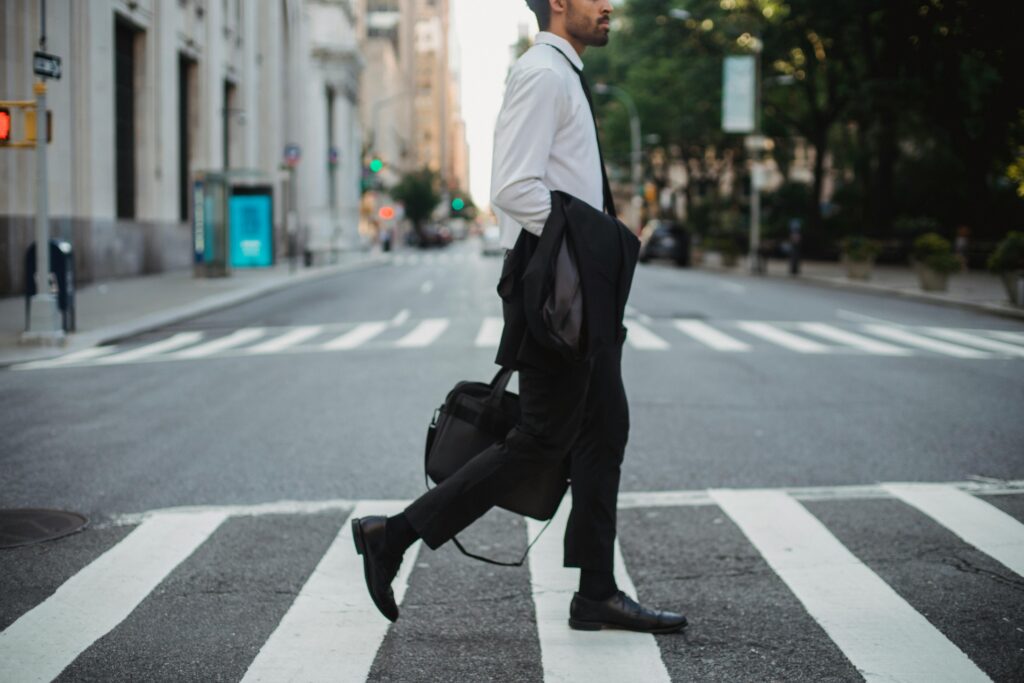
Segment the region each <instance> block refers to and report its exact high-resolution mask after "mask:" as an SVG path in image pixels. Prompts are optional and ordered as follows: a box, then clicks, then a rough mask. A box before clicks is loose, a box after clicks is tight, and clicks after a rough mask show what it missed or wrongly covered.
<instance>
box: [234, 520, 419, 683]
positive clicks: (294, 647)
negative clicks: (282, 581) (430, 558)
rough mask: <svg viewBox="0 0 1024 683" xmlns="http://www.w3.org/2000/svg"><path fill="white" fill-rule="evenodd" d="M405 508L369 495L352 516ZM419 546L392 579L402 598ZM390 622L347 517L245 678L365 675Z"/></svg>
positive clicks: (360, 677) (346, 678)
mask: <svg viewBox="0 0 1024 683" xmlns="http://www.w3.org/2000/svg"><path fill="white" fill-rule="evenodd" d="M401 511H402V505H401V504H398V503H397V502H390V501H389V502H377V501H367V502H362V503H359V504H358V505H357V506H356V508H355V509H354V510H353V511H352V516H351V517H350V518H349V520H351V519H352V518H354V517H365V516H368V515H393V514H397V513H399V512H401ZM419 549H420V544H419V543H416V544H415V546H414V547H411V548H409V550H408V551H407V552H406V554H405V558H404V560H403V562H402V566H401V569H400V570H399V572H398V576H397V577H395V580H394V582H393V583H392V588H393V590H394V592H395V601H396V602H397V603H399V604H401V602H402V598H403V597H405V590H406V587H407V585H408V582H409V574H410V573H411V572H412V569H413V567H414V566H415V565H416V557H417V555H418V554H419ZM389 626H390V624H389V622H388V620H387V619H385V618H384V616H382V615H381V613H380V612H379V611H378V610H377V608H376V607H375V606H374V605H373V602H372V601H371V599H370V595H369V593H368V592H367V590H366V582H365V579H364V578H363V558H362V557H361V556H359V555H357V554H356V551H355V548H354V546H353V543H352V525H351V523H350V521H348V520H346V522H345V524H344V525H343V526H342V528H341V532H340V533H339V534H338V535H337V537H336V538H335V539H334V542H333V543H332V544H331V546H330V548H328V549H327V552H326V553H325V554H324V556H323V558H322V559H321V560H320V563H319V564H318V565H317V567H316V569H314V570H313V573H312V574H311V575H310V577H309V580H307V581H306V584H305V585H304V586H303V587H302V590H300V591H299V594H298V596H296V598H295V602H293V603H292V606H291V607H290V608H289V609H288V612H287V613H285V615H284V617H283V618H282V619H281V621H280V623H279V624H278V625H277V628H276V629H275V630H274V632H273V633H272V634H271V635H270V638H268V639H267V641H266V642H265V643H264V644H263V647H262V648H260V651H259V654H258V655H256V659H254V660H253V662H252V664H251V665H250V666H249V670H248V671H246V673H245V677H244V678H243V679H242V680H243V681H267V682H269V683H277V682H278V681H303V682H304V683H306V682H315V681H324V682H325V683H327V682H333V681H365V680H366V677H367V675H368V674H369V673H370V667H371V666H373V660H374V658H375V657H376V656H377V650H378V649H379V648H380V645H381V643H382V642H383V641H384V637H385V636H386V635H387V632H388V627H389Z"/></svg>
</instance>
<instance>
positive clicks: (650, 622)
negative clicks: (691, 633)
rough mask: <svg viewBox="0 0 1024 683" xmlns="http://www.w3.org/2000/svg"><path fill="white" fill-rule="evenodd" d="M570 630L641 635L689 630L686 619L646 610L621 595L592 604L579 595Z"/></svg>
mask: <svg viewBox="0 0 1024 683" xmlns="http://www.w3.org/2000/svg"><path fill="white" fill-rule="evenodd" d="M569 626H570V627H572V628H574V629H576V630H577V631H600V630H601V629H604V628H617V629H623V630H626V631H640V632H641V633H675V632H676V631H679V630H680V629H682V628H684V627H685V626H686V617H684V616H683V615H682V614H676V613H675V612H663V611H661V610H654V609H649V608H647V607H644V606H643V605H641V604H640V603H638V602H637V601H636V600H634V599H633V598H631V597H629V596H628V595H626V594H625V593H623V592H622V591H618V592H617V593H616V594H615V595H613V596H612V597H610V598H608V599H607V600H590V599H588V598H585V597H583V596H582V595H580V594H579V593H576V594H575V595H573V596H572V603H571V604H570V605H569Z"/></svg>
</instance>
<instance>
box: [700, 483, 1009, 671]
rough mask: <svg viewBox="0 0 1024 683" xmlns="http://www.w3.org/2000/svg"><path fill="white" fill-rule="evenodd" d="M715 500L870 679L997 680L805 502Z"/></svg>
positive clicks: (745, 497) (774, 496)
mask: <svg viewBox="0 0 1024 683" xmlns="http://www.w3.org/2000/svg"><path fill="white" fill-rule="evenodd" d="M710 493H711V497H712V498H714V500H715V501H716V502H717V503H718V505H719V506H720V507H721V508H722V510H723V511H724V512H725V513H726V514H727V515H729V517H731V518H732V520H733V521H734V522H736V524H737V526H739V528H740V529H741V530H742V531H743V533H744V534H745V535H746V537H747V538H748V539H749V540H750V542H751V543H753V545H754V547H756V548H757V550H758V551H759V552H760V553H761V555H762V556H763V557H764V558H765V560H766V561H767V562H768V564H769V566H771V568H772V569H773V570H774V571H775V573H776V574H778V575H779V578H781V579H782V580H783V581H784V582H785V583H786V585H787V586H789V589H790V590H791V591H793V594H794V595H796V597H797V598H798V599H799V600H800V602H801V603H803V606H804V608H805V609H806V610H807V612H808V613H809V614H810V615H811V616H812V617H813V618H814V620H815V621H817V622H818V623H819V624H820V625H821V627H822V628H823V629H824V630H825V632H826V633H827V634H828V636H829V637H830V638H831V639H832V640H833V641H834V642H835V644H836V645H837V646H838V647H839V649H840V650H842V652H843V654H844V655H845V656H846V657H847V658H848V659H849V660H850V661H851V662H852V663H853V665H854V666H855V667H857V670H858V671H859V672H860V673H861V675H862V676H864V678H865V679H866V680H868V681H887V682H888V681H907V682H908V683H910V682H917V681H950V683H954V682H955V683H965V682H968V681H988V680H989V678H988V676H986V675H985V674H984V672H982V671H981V670H980V669H979V668H978V667H977V666H975V665H974V664H973V663H972V662H971V660H970V659H968V657H967V655H965V654H964V653H963V652H962V651H961V650H960V649H959V648H958V647H957V646H956V645H954V644H953V643H951V642H950V641H949V640H948V639H947V638H946V637H945V636H944V635H942V633H940V632H939V631H938V629H936V628H935V627H934V626H932V625H931V623H929V622H928V620H927V619H925V618H924V617H923V616H922V615H921V614H919V613H918V612H917V611H915V610H914V608H913V607H911V606H910V605H909V604H908V603H907V602H906V601H905V600H904V599H903V598H901V597H900V596H899V595H898V594H897V593H896V591H894V590H893V589H892V588H891V587H890V586H889V585H888V584H887V583H885V581H883V580H882V579H881V578H879V577H878V575H877V574H875V573H874V572H872V571H871V570H870V569H868V567H867V566H865V565H864V564H863V563H861V561H860V560H858V559H857V558H856V557H855V556H854V555H853V553H851V552H850V551H849V550H847V548H846V547H845V546H843V544H842V543H840V542H839V541H838V540H837V539H836V538H835V536H833V535H832V534H831V532H829V530H828V529H827V528H825V526H824V525H823V524H822V523H821V522H820V521H819V520H818V518H817V517H815V516H814V515H812V514H811V513H810V512H808V511H807V510H806V509H805V508H804V507H803V506H802V505H801V504H800V503H798V502H797V501H795V500H794V499H792V498H790V497H789V496H787V495H786V494H785V493H781V492H779V491H757V490H753V491H734V490H712V491H711V492H710Z"/></svg>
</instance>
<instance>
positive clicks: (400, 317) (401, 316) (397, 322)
mask: <svg viewBox="0 0 1024 683" xmlns="http://www.w3.org/2000/svg"><path fill="white" fill-rule="evenodd" d="M409 315H410V313H409V309H408V308H403V309H402V310H400V311H399V312H398V313H397V314H396V315H395V317H394V318H392V319H391V322H390V323H388V324H389V325H391V327H401V326H402V325H404V324H405V323H406V321H408V320H409Z"/></svg>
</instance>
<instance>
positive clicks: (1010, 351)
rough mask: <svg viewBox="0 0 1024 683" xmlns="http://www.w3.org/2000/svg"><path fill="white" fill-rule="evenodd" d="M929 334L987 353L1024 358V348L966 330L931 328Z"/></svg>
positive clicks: (928, 329) (928, 330)
mask: <svg viewBox="0 0 1024 683" xmlns="http://www.w3.org/2000/svg"><path fill="white" fill-rule="evenodd" d="M927 332H928V334H931V335H934V336H936V337H942V338H943V339H948V340H949V341H954V342H957V343H958V344H966V345H967V346H974V347H977V348H979V349H985V350H986V351H993V352H995V353H1001V354H1004V355H1007V356H1017V357H1018V358H1024V346H1017V345H1016V344H1007V343H1006V342H1000V341H996V340H994V339H988V338H987V337H982V336H981V335H979V334H974V333H971V332H967V331H964V330H954V329H951V328H948V327H929V328H927Z"/></svg>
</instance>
